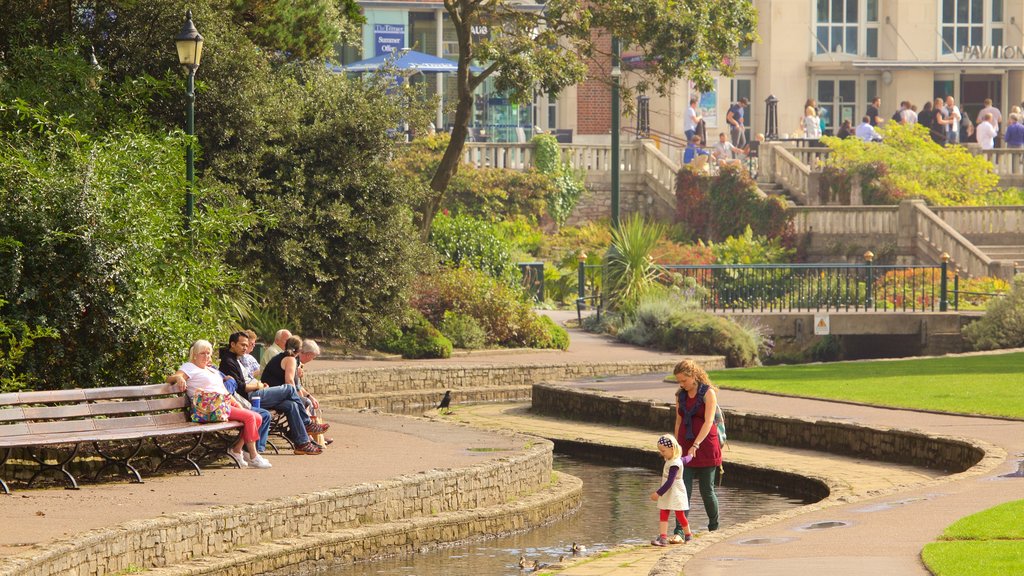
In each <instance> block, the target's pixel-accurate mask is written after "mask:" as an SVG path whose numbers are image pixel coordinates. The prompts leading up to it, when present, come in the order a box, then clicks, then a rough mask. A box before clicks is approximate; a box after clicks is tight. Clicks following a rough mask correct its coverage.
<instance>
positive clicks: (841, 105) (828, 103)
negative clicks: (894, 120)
mask: <svg viewBox="0 0 1024 576" xmlns="http://www.w3.org/2000/svg"><path fill="white" fill-rule="evenodd" d="M814 89H815V99H816V100H817V101H818V115H819V116H820V117H821V118H822V119H824V121H825V130H827V131H830V133H835V130H836V129H837V128H838V127H839V125H840V124H842V123H843V120H849V121H850V123H851V124H853V125H854V126H856V125H857V124H859V123H860V119H861V118H862V117H863V116H864V115H865V113H867V110H868V104H870V103H871V101H872V100H873V99H874V98H875V96H877V95H878V79H877V77H876V78H865V79H859V78H818V79H816V80H815V81H814ZM883 105H884V103H883ZM800 114H801V116H803V111H802V110H801V112H800ZM879 114H880V115H881V116H882V117H883V118H885V117H887V116H888V115H887V114H885V113H883V112H881V111H879Z"/></svg>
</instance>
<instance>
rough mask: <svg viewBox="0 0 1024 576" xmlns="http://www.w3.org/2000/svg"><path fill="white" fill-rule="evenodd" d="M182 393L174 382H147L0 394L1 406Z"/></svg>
mask: <svg viewBox="0 0 1024 576" xmlns="http://www.w3.org/2000/svg"><path fill="white" fill-rule="evenodd" d="M177 394H181V392H180V391H179V390H178V387H177V386H176V385H174V384H147V385H144V386H107V387H104V388H76V389H73V390H33V391H31V392H7V393H4V394H0V406H17V405H23V404H58V403H72V402H85V401H88V400H115V399H118V398H147V397H152V396H168V395H177Z"/></svg>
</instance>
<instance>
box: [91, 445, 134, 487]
mask: <svg viewBox="0 0 1024 576" xmlns="http://www.w3.org/2000/svg"><path fill="white" fill-rule="evenodd" d="M143 440H145V439H144V438H139V439H138V441H136V442H135V448H134V449H133V450H132V453H131V454H129V455H128V457H127V458H117V457H115V456H112V455H110V454H107V453H106V452H104V451H103V449H102V448H100V443H99V442H93V443H92V445H93V447H94V448H96V453H97V454H99V455H100V457H102V458H103V460H104V461H105V462H106V463H105V464H104V465H103V466H101V467H100V469H99V470H97V471H96V475H95V476H93V478H92V480H93V482H98V481H99V479H100V474H103V471H104V470H106V469H107V468H111V467H115V468H116V467H120V468H122V469H124V472H125V474H128V475H129V476H131V477H132V479H131V481H132V483H134V484H142V476H141V475H140V474H139V471H138V470H136V469H135V467H134V466H132V458H135V457H136V456H138V455H139V452H140V451H142V442H143Z"/></svg>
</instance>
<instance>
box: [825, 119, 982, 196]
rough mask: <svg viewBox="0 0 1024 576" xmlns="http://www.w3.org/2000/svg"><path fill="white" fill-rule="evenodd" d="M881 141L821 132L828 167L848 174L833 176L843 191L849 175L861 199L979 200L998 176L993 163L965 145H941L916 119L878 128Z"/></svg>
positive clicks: (849, 179)
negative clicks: (859, 188)
mask: <svg viewBox="0 0 1024 576" xmlns="http://www.w3.org/2000/svg"><path fill="white" fill-rule="evenodd" d="M881 133H882V136H883V140H882V142H878V143H866V142H862V141H861V140H859V139H858V138H847V139H845V140H840V139H838V138H831V137H825V138H822V142H823V143H824V144H825V145H827V146H828V147H829V148H831V149H832V153H831V154H830V155H829V157H828V159H827V160H826V161H825V166H826V171H829V168H834V169H836V170H838V171H839V172H842V173H844V174H845V176H846V178H838V177H837V176H833V177H831V180H830V182H831V183H832V184H833V185H835V186H836V187H837V189H836V192H837V193H838V194H839V195H840V197H842V196H843V195H845V194H848V190H844V189H843V187H847V188H848V187H849V186H850V183H851V182H852V180H853V178H854V177H856V178H858V179H859V180H860V185H861V186H862V191H863V196H864V203H865V204H895V203H898V202H899V200H900V199H902V198H923V199H925V200H927V201H928V202H929V203H930V204H937V205H940V206H942V205H947V206H948V205H982V204H984V203H985V202H986V201H988V199H989V197H990V195H991V194H992V193H993V191H994V190H995V189H996V187H997V184H998V181H999V177H998V176H996V175H995V173H994V172H993V170H992V164H991V163H990V162H989V161H988V160H986V159H985V158H984V157H982V156H974V155H972V154H971V153H970V152H968V151H967V148H965V147H963V146H941V145H939V144H936V143H935V142H933V141H932V139H931V138H930V137H929V134H928V129H927V128H925V127H923V126H920V125H916V124H914V125H907V126H902V125H898V124H897V125H893V126H890V125H889V123H886V125H885V126H883V127H882V128H881Z"/></svg>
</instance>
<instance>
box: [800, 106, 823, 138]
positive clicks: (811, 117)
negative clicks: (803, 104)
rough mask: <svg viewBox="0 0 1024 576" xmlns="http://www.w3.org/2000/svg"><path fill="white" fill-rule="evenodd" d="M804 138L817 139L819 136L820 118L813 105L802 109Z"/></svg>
mask: <svg viewBox="0 0 1024 576" xmlns="http://www.w3.org/2000/svg"><path fill="white" fill-rule="evenodd" d="M804 138H807V139H808V140H818V139H819V138H821V119H820V118H818V111H817V110H815V109H814V106H808V107H807V108H805V109H804Z"/></svg>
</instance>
